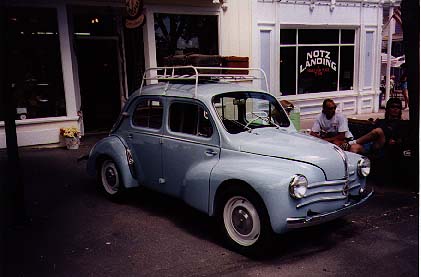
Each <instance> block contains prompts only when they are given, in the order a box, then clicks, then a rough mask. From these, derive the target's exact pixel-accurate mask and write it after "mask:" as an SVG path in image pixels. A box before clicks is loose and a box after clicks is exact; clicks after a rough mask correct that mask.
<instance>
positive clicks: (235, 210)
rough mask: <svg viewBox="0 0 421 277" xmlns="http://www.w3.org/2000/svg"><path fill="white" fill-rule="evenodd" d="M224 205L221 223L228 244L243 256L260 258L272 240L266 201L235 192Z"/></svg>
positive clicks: (224, 198)
mask: <svg viewBox="0 0 421 277" xmlns="http://www.w3.org/2000/svg"><path fill="white" fill-rule="evenodd" d="M220 205H221V206H220V210H219V214H218V220H219V222H220V227H221V229H222V230H223V232H224V234H225V237H226V240H227V241H228V243H229V244H230V245H231V246H232V247H233V248H234V249H235V250H237V251H239V252H241V253H244V254H260V252H261V251H262V250H264V249H265V248H266V247H267V246H268V241H269V239H270V237H272V229H271V227H270V223H269V220H268V216H267V212H266V208H265V206H264V204H263V201H262V200H261V199H260V198H259V197H258V196H257V195H256V194H255V193H252V192H250V191H249V190H244V191H243V190H235V191H232V192H228V193H226V194H224V196H223V198H222V201H221V202H220Z"/></svg>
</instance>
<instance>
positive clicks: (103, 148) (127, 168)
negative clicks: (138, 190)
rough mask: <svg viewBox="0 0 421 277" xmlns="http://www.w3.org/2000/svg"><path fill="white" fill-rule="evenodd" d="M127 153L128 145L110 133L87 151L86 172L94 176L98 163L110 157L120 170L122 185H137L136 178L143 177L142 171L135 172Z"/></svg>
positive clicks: (128, 186) (127, 186) (128, 151)
mask: <svg viewBox="0 0 421 277" xmlns="http://www.w3.org/2000/svg"><path fill="white" fill-rule="evenodd" d="M128 153H130V150H129V148H128V146H127V145H126V144H125V142H124V140H123V139H122V138H120V137H119V136H117V135H110V136H108V137H106V138H103V139H102V140H100V141H99V142H97V143H96V144H95V146H94V147H93V148H92V149H91V151H90V153H89V158H88V162H87V171H88V174H89V175H91V176H96V174H97V170H98V165H99V163H100V162H101V161H102V160H104V159H106V158H110V159H112V160H113V161H114V162H115V163H116V165H117V167H118V169H119V170H120V174H121V178H122V181H123V185H124V187H126V188H131V187H138V186H139V182H138V180H141V179H143V172H137V171H136V170H135V167H134V164H133V163H131V164H129V159H128ZM139 177H140V178H139Z"/></svg>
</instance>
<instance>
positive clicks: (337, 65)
mask: <svg viewBox="0 0 421 277" xmlns="http://www.w3.org/2000/svg"><path fill="white" fill-rule="evenodd" d="M126 4H127V5H128V6H129V7H130V8H131V10H130V11H131V12H133V9H136V8H140V12H139V11H138V15H140V16H141V17H138V18H134V17H136V12H134V13H133V14H131V17H132V18H131V19H133V21H132V22H129V23H128V22H127V21H126V20H127V10H126ZM5 5H6V7H7V9H8V10H7V11H8V12H7V14H8V24H9V29H10V30H11V32H10V34H11V36H12V38H11V39H9V41H11V42H10V45H9V48H8V53H7V55H8V57H9V58H10V62H9V64H11V68H10V69H9V72H10V76H9V77H8V85H10V86H11V85H12V84H13V87H14V88H13V90H12V93H13V97H14V99H15V102H16V103H17V106H18V109H17V113H18V114H17V118H16V124H17V135H18V144H19V146H26V145H39V144H54V143H59V142H60V135H59V129H60V128H61V127H69V126H77V127H79V128H80V129H81V130H82V131H84V132H86V133H90V132H91V133H93V132H97V131H103V130H109V128H110V127H111V125H112V123H113V121H114V120H115V118H116V117H117V115H118V112H119V109H120V108H121V106H122V104H123V103H124V99H125V98H127V97H128V96H129V95H130V93H131V92H132V91H133V90H134V89H136V88H138V87H139V84H140V78H141V75H142V73H143V70H144V68H145V67H146V68H147V67H154V66H159V65H162V63H163V61H164V60H165V59H167V58H168V57H172V56H176V55H185V54H190V53H199V54H207V55H221V56H240V57H249V61H250V67H261V68H263V69H264V70H265V72H266V74H267V76H268V79H269V84H270V93H272V94H273V95H274V96H275V97H277V98H278V99H287V100H289V101H291V102H293V103H294V105H296V106H299V107H300V110H301V117H302V118H313V117H315V115H316V114H318V113H319V112H320V110H321V103H322V101H323V100H324V99H325V98H332V99H334V100H335V102H336V103H337V104H338V109H339V110H340V111H342V112H343V113H344V114H347V115H352V114H361V113H369V112H377V111H378V109H379V93H380V90H379V82H380V80H379V76H380V64H381V40H382V37H381V31H382V30H381V28H382V16H383V12H382V11H383V5H384V1H371V0H348V1H345V0H343V1H337V0H336V1H335V0H329V1H324V0H319V1H315V0H309V1H292V0H288V1H285V0H278V1H276V0H224V1H223V0H220V1H216V0H184V1H183V0H177V1H169V0H156V1H152V0H145V1H138V0H134V1H129V0H128V1H117V0H115V1H113V0H112V1H98V0H97V1H70V0H69V1H66V0H62V1H54V2H53V1H45V2H42V1H29V0H28V1H10V2H9V3H8V2H7V1H6V4H5ZM142 8H143V9H142ZM133 22H134V23H133ZM141 23H144V24H141ZM130 24H131V25H130ZM133 24H134V25H133ZM136 24H141V25H140V26H138V27H136ZM0 120H2V119H0ZM5 141H6V139H5V131H4V123H3V121H0V148H5V147H6V142H5Z"/></svg>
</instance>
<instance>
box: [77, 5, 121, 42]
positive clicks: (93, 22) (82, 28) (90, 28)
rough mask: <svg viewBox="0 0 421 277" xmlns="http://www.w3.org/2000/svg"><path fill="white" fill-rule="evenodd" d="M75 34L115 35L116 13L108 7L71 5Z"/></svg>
mask: <svg viewBox="0 0 421 277" xmlns="http://www.w3.org/2000/svg"><path fill="white" fill-rule="evenodd" d="M72 14H73V29H74V32H75V34H84V35H85V36H86V35H90V36H116V35H118V34H117V27H116V25H117V22H118V20H117V16H118V15H117V14H115V10H113V9H110V8H108V7H86V6H84V7H77V6H73V7H72Z"/></svg>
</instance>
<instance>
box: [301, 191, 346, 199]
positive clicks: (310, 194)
mask: <svg viewBox="0 0 421 277" xmlns="http://www.w3.org/2000/svg"><path fill="white" fill-rule="evenodd" d="M342 191H343V189H330V190H323V191H316V192H313V193H309V194H306V195H305V196H304V198H307V197H311V196H314V195H318V194H325V193H342Z"/></svg>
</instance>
